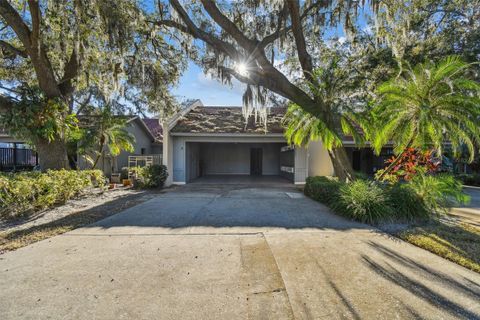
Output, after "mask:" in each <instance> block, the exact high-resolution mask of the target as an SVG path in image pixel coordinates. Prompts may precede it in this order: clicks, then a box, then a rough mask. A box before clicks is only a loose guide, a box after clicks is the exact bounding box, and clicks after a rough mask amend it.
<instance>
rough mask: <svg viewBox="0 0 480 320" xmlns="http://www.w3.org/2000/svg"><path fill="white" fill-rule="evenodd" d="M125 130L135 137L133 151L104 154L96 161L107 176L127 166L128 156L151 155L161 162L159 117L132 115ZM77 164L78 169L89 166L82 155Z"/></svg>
mask: <svg viewBox="0 0 480 320" xmlns="http://www.w3.org/2000/svg"><path fill="white" fill-rule="evenodd" d="M126 130H127V131H128V132H129V133H131V134H132V135H133V136H134V137H135V143H134V151H133V152H127V151H122V152H121V153H120V154H119V155H118V156H117V157H115V158H112V157H109V156H106V157H105V159H103V158H101V159H100V160H99V161H98V164H97V168H98V169H100V170H102V171H103V172H104V173H105V174H106V175H107V176H109V175H110V174H111V173H118V172H120V171H121V170H122V168H123V167H128V166H129V161H128V160H129V157H130V156H153V157H154V159H155V162H157V163H159V164H160V163H161V155H162V149H163V143H162V139H163V133H162V127H161V125H160V122H159V119H152V118H145V119H142V118H140V117H138V116H134V117H131V118H130V119H129V120H127V125H126ZM139 159H141V157H139ZM139 163H141V161H140V162H139ZM78 166H79V168H80V169H85V168H88V167H89V165H88V163H87V162H86V161H85V158H84V157H82V156H79V157H78Z"/></svg>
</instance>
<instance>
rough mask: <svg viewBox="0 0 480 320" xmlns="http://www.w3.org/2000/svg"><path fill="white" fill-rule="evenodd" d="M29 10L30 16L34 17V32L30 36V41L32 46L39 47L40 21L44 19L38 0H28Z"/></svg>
mask: <svg viewBox="0 0 480 320" xmlns="http://www.w3.org/2000/svg"><path fill="white" fill-rule="evenodd" d="M28 8H29V9H30V16H31V17H32V32H31V34H30V40H31V42H32V45H34V46H38V45H39V43H38V40H39V38H40V21H41V19H42V16H41V13H40V7H39V5H38V0H28Z"/></svg>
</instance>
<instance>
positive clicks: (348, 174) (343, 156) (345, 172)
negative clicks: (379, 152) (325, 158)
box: [328, 147, 355, 182]
mask: <svg viewBox="0 0 480 320" xmlns="http://www.w3.org/2000/svg"><path fill="white" fill-rule="evenodd" d="M328 155H329V156H330V159H331V160H332V165H333V169H334V170H335V175H336V176H337V177H338V180H340V181H342V182H348V181H353V180H354V179H355V175H354V173H353V168H352V164H351V163H350V160H349V159H348V156H347V152H346V151H345V148H344V147H338V148H333V149H332V151H328Z"/></svg>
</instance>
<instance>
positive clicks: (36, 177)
mask: <svg viewBox="0 0 480 320" xmlns="http://www.w3.org/2000/svg"><path fill="white" fill-rule="evenodd" d="M104 186H105V177H104V175H103V173H102V172H101V171H100V170H83V171H76V170H48V171H47V172H45V173H41V172H20V173H2V174H0V217H2V218H13V217H17V216H20V215H29V214H32V213H34V212H36V211H38V210H42V209H46V208H49V207H52V206H54V205H57V204H62V203H65V201H67V200H69V199H71V198H73V197H75V196H77V195H79V194H81V193H82V192H83V191H85V190H86V189H89V188H92V187H97V188H103V187H104Z"/></svg>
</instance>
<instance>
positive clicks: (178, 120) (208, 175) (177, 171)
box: [163, 101, 308, 184]
mask: <svg viewBox="0 0 480 320" xmlns="http://www.w3.org/2000/svg"><path fill="white" fill-rule="evenodd" d="M284 114H285V109H283V108H271V109H269V116H268V117H267V119H266V123H262V122H260V121H257V120H258V119H257V120H256V119H255V117H254V116H250V117H249V118H248V120H245V117H244V116H243V114H242V108H240V107H205V106H202V105H201V103H200V102H198V101H197V102H196V103H194V104H192V105H191V106H190V107H189V108H187V109H184V110H182V112H181V113H179V114H178V115H177V116H176V117H175V118H173V119H172V120H170V122H169V123H166V124H165V125H164V128H168V130H164V137H163V143H164V147H163V152H164V160H165V161H164V164H165V165H166V166H167V168H168V170H169V178H168V179H169V181H167V184H168V183H173V184H185V183H191V182H212V181H216V182H217V183H220V184H222V183H253V184H255V183H260V184H261V183H270V182H272V181H281V182H287V183H299V184H301V183H304V182H305V178H306V176H307V169H308V166H307V153H306V149H305V148H293V147H291V146H288V145H287V141H286V139H285V137H284V135H283V127H282V119H283V116H284Z"/></svg>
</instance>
